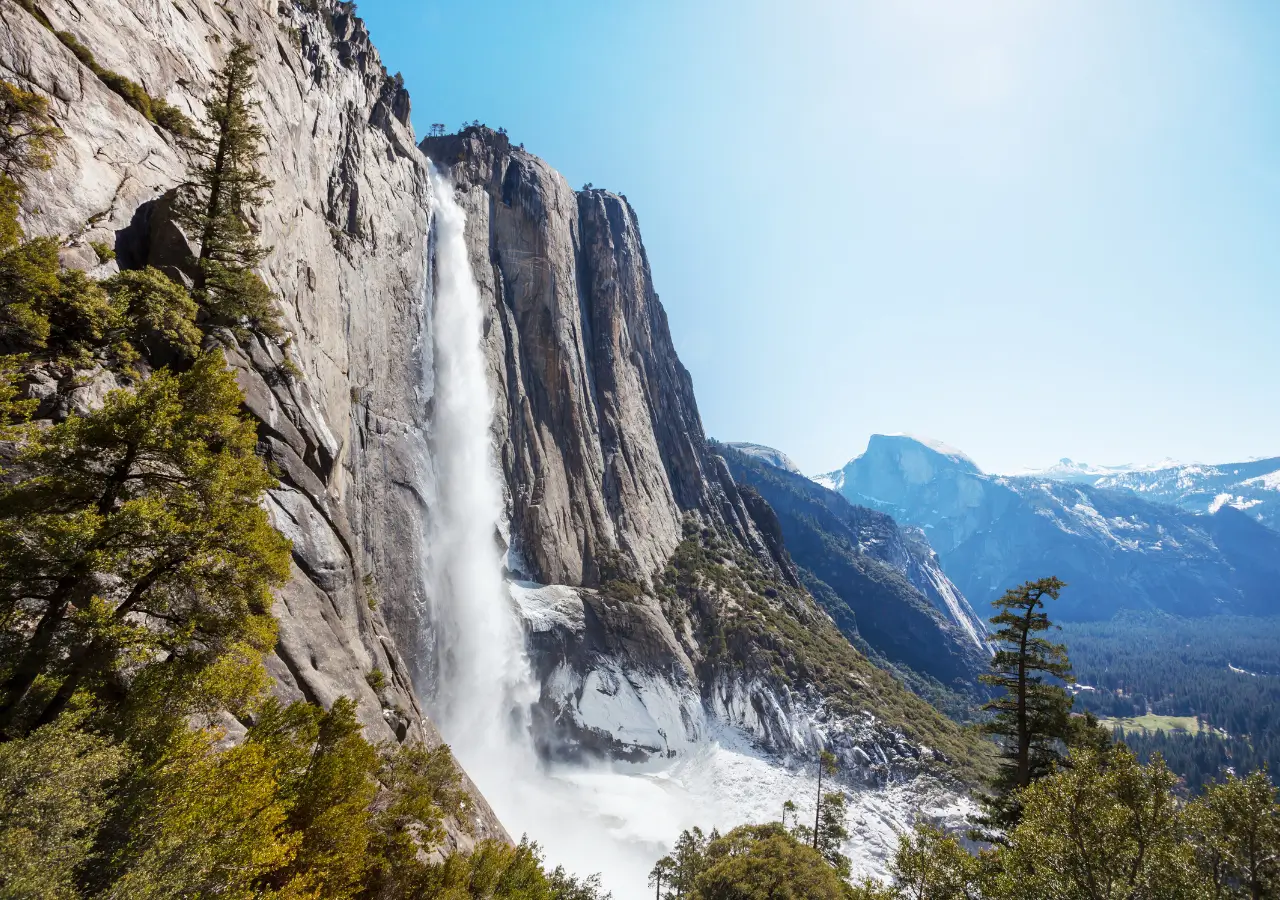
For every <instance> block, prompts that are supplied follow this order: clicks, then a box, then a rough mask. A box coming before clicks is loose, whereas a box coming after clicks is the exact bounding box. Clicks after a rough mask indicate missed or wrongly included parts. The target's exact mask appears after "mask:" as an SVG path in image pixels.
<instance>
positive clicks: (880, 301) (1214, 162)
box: [360, 0, 1280, 473]
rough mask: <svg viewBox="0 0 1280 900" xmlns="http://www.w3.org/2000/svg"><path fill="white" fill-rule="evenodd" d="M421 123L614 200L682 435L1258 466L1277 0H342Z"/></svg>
mask: <svg viewBox="0 0 1280 900" xmlns="http://www.w3.org/2000/svg"><path fill="white" fill-rule="evenodd" d="M360 13H361V15H362V16H364V17H365V19H366V20H367V21H368V22H369V25H370V29H371V31H372V32H373V37H374V41H375V43H376V44H377V45H378V47H379V48H380V50H381V51H382V54H383V58H384V61H385V62H386V64H387V66H388V68H389V69H391V70H392V71H397V70H398V71H401V72H403V74H404V76H405V79H406V82H407V84H408V86H409V90H410V93H411V94H412V97H413V118H414V123H415V126H416V128H417V130H418V132H419V133H420V134H422V133H425V131H426V128H427V127H428V126H429V125H430V124H431V123H432V122H444V123H446V125H447V126H448V128H449V130H454V129H456V128H457V127H458V125H459V124H460V123H462V122H463V121H471V120H472V119H479V120H480V121H482V122H485V123H487V124H489V125H491V126H494V127H497V126H505V127H506V128H507V130H508V131H509V132H510V134H511V136H512V138H513V139H514V140H515V141H517V142H521V141H523V142H524V143H525V145H526V147H527V149H529V150H530V151H532V152H534V153H537V154H539V155H540V156H542V157H543V158H545V159H546V160H547V161H549V162H550V163H551V164H552V165H554V166H555V167H557V168H558V169H560V171H562V172H563V173H564V174H565V176H566V177H567V178H568V179H569V181H570V183H571V184H573V185H575V186H579V185H581V184H583V183H584V182H588V181H590V182H592V183H594V184H595V185H596V186H597V187H607V188H610V189H612V190H616V191H620V192H623V193H625V194H626V195H627V197H628V198H629V199H630V201H631V203H632V205H633V206H634V207H635V208H636V210H637V213H638V215H639V217H640V224H641V228H642V231H643V234H644V239H645V245H646V247H647V248H648V251H649V257H650V262H651V264H652V267H653V273H654V279H655V282H656V284H657V289H658V292H659V294H660V295H661V297H662V300H663V303H664V305H665V306H666V309H667V313H668V315H669V318H670V321H671V329H672V332H673V334H674V338H675V343H676V348H677V350H678V351H679V353H680V356H681V359H682V360H683V361H684V363H685V365H686V366H688V368H689V369H690V371H691V372H692V374H693V380H694V387H695V389H696V391H697V396H698V403H699V406H700V408H701V411H702V416H703V420H704V422H705V424H706V427H707V432H708V434H710V435H712V436H714V437H716V438H719V439H722V440H749V441H756V442H759V443H764V444H770V445H772V446H775V447H778V448H779V449H781V450H784V451H786V452H787V453H788V454H790V455H791V456H792V458H793V459H795V461H796V462H797V463H798V464H799V466H800V467H801V469H803V470H804V471H805V472H808V473H816V472H822V471H826V470H829V469H832V468H835V467H837V466H839V465H841V464H843V463H844V462H845V461H846V460H847V459H849V458H850V457H852V456H854V455H857V454H858V453H860V452H861V451H862V450H863V448H864V447H865V445H866V440H867V436H868V435H869V434H872V433H874V432H899V431H907V432H912V433H918V434H924V435H928V436H930V437H934V438H937V439H940V440H944V441H946V442H947V443H950V444H953V445H955V446H957V447H960V448H962V449H963V450H965V451H966V452H968V453H969V455H971V456H972V457H973V458H974V459H975V460H977V462H978V463H979V464H980V465H981V466H983V467H984V468H985V469H987V470H989V471H1008V470H1014V469H1017V468H1019V467H1021V466H1036V465H1044V464H1049V463H1051V462H1053V461H1056V460H1057V459H1058V458H1059V457H1062V456H1070V457H1072V458H1074V459H1076V460H1083V461H1087V462H1092V463H1098V464H1118V463H1125V462H1152V461H1155V460H1159V459H1161V458H1164V457H1174V458H1177V459H1183V460H1198V461H1203V462H1226V461H1235V460H1238V459H1243V458H1246V457H1251V456H1274V455H1280V396H1278V393H1280V3H1274V2H1270V0H1214V2H1207V0H1191V2H1180V0H1129V2H1125V3H1115V2H1111V0H1034V2H1027V0H1009V2H986V0H936V2H912V0H892V2H891V0H876V2H837V0H830V2H818V0H791V2H787V3H783V2H779V0H775V2H772V3H766V2H760V0H732V2H731V0H645V2H642V3H634V2H632V3H624V2H621V0H538V2H527V0H526V2H508V0H501V2H500V0H493V2H484V0H447V2H446V0H361V3H360Z"/></svg>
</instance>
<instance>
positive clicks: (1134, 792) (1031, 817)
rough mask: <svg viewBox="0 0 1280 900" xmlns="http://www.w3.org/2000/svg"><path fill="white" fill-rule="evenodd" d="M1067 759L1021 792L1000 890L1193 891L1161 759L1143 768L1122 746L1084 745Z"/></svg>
mask: <svg viewBox="0 0 1280 900" xmlns="http://www.w3.org/2000/svg"><path fill="white" fill-rule="evenodd" d="M1071 763H1072V764H1071V765H1070V766H1069V767H1065V768H1063V769H1061V770H1059V771H1058V772H1057V773H1055V774H1054V775H1053V777H1048V778H1042V779H1040V780H1039V781H1037V782H1035V783H1034V784H1032V785H1031V786H1030V787H1029V788H1027V789H1026V790H1025V791H1024V792H1023V795H1022V798H1021V800H1022V804H1023V820H1022V822H1021V823H1020V824H1019V826H1018V827H1017V828H1016V829H1014V831H1013V832H1012V833H1011V834H1010V835H1009V849H1008V850H1007V851H1006V852H1004V853H1003V855H1002V859H1001V862H1002V865H1001V870H1002V872H1001V875H1000V877H999V879H998V884H999V885H1000V886H1001V887H1000V889H1001V890H1005V891H1008V892H1012V896H1015V897H1027V898H1031V897H1063V898H1076V897H1080V898H1086V897H1104V898H1111V897H1114V898H1127V897H1134V898H1137V897H1152V898H1156V897H1158V898H1164V900H1177V898H1179V897H1193V896H1196V895H1197V893H1196V892H1197V882H1198V880H1199V878H1198V875H1197V873H1196V869H1195V865H1194V855H1193V853H1192V850H1191V847H1190V845H1189V843H1188V842H1187V841H1186V839H1185V838H1186V834H1185V828H1184V823H1183V820H1182V817H1181V816H1180V815H1179V811H1178V804H1177V801H1176V799H1175V798H1174V796H1173V794H1172V791H1171V788H1172V787H1173V784H1174V777H1173V775H1172V774H1171V773H1170V772H1169V770H1168V769H1167V768H1166V767H1165V766H1164V764H1163V763H1162V762H1161V761H1160V760H1158V759H1157V760H1155V761H1153V762H1152V764H1151V765H1148V766H1142V765H1139V763H1138V762H1137V760H1136V759H1135V758H1134V757H1133V754H1131V753H1130V752H1129V751H1128V750H1127V749H1125V748H1123V747H1121V748H1117V749H1115V750H1113V751H1112V752H1110V753H1109V754H1107V755H1105V756H1102V755H1098V754H1093V753H1090V752H1088V751H1081V752H1078V753H1075V754H1073V757H1072V760H1071Z"/></svg>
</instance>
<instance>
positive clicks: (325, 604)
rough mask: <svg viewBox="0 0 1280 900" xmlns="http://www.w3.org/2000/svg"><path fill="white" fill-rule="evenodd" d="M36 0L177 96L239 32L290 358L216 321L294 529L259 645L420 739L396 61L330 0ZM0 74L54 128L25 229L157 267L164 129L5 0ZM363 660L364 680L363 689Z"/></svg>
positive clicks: (106, 57) (122, 68)
mask: <svg viewBox="0 0 1280 900" xmlns="http://www.w3.org/2000/svg"><path fill="white" fill-rule="evenodd" d="M36 8H37V9H38V11H39V13H40V14H42V15H43V16H44V17H45V18H46V19H47V20H48V22H49V23H50V24H51V25H52V27H53V29H57V30H60V31H62V30H65V31H68V32H70V33H71V34H72V35H74V36H75V37H76V39H77V40H78V41H79V42H80V43H81V44H83V45H85V46H87V47H88V48H90V50H91V51H92V52H93V53H94V55H95V57H96V58H97V61H98V63H99V65H101V66H103V67H105V68H106V69H110V70H112V71H115V72H118V73H120V74H122V75H124V76H126V77H128V78H130V79H132V80H133V81H135V82H137V83H139V84H141V85H142V86H143V87H144V88H145V89H146V91H147V92H148V93H149V94H151V95H152V96H153V97H160V98H164V99H165V100H166V101H168V102H169V103H171V104H173V105H175V106H177V107H178V108H180V109H182V110H183V111H185V112H187V113H188V115H190V116H191V117H192V118H193V119H198V118H199V116H200V112H201V109H202V107H201V105H200V103H199V98H201V97H203V96H204V93H205V89H206V87H207V85H208V84H209V80H210V73H211V72H212V71H213V70H214V69H215V68H216V67H217V66H218V65H219V63H220V62H221V60H222V58H223V56H224V54H225V53H226V52H227V49H228V48H229V46H230V44H231V42H232V41H233V40H234V39H236V38H239V39H242V40H246V41H248V42H249V43H250V44H251V45H252V46H253V48H254V49H255V51H256V55H257V57H258V60H259V66H258V71H257V89H256V98H255V99H257V100H258V101H259V102H260V104H261V105H260V118H261V122H262V124H263V127H264V131H265V137H266V140H265V147H264V149H265V150H266V155H265V157H264V159H263V166H264V169H265V172H266V174H267V175H268V176H269V177H271V178H272V179H273V181H274V186H273V188H272V190H271V193H270V197H269V199H268V202H267V203H266V204H265V206H264V209H263V214H262V216H261V220H260V221H258V222H256V223H255V224H256V227H257V229H258V231H259V237H260V239H261V242H262V244H263V245H265V246H268V247H270V248H271V252H270V253H269V254H268V256H267V258H266V260H265V262H264V265H263V269H262V274H263V276H264V278H265V279H266V280H267V282H268V284H269V285H271V287H272V288H273V289H274V290H275V291H276V292H277V294H278V296H279V297H280V298H281V309H282V313H283V316H284V322H285V327H286V329H287V330H288V332H289V334H290V336H291V337H292V341H291V346H290V350H289V352H290V355H291V358H292V359H293V360H294V362H295V363H296V365H298V366H299V367H300V368H301V370H302V372H303V376H302V377H301V378H298V379H293V378H290V377H286V373H285V371H284V370H283V369H282V364H283V362H284V356H283V354H282V351H281V349H280V348H279V347H277V346H276V345H274V344H271V343H269V342H265V341H257V342H254V343H251V344H250V345H249V346H247V347H236V346H235V344H234V342H233V341H226V342H224V347H225V352H226V356H227V359H228V362H229V363H230V364H231V365H232V366H233V367H235V369H236V371H237V377H238V379H239V381H240V384H241V387H242V388H243V389H244V392H245V397H246V401H245V402H246V406H247V408H248V410H249V412H251V413H252V414H253V416H254V417H255V418H256V419H257V420H258V423H259V436H260V446H261V449H262V451H263V453H264V454H265V455H266V456H267V457H268V458H269V459H270V460H271V462H272V463H274V465H275V466H276V469H277V470H278V472H279V477H280V482H281V483H280V487H279V488H278V489H276V490H273V491H272V492H271V494H270V497H269V499H268V508H269V510H270V513H271V516H272V520H273V522H274V524H275V525H276V527H277V528H279V529H280V530H281V531H282V532H284V534H285V535H286V536H288V537H289V538H290V539H292V541H293V545H294V550H293V559H294V567H293V575H292V577H291V579H290V581H289V582H288V584H287V585H286V586H285V587H284V589H283V590H282V591H281V592H280V595H279V600H278V602H277V605H276V610H275V611H276V615H277V617H278V619H279V621H280V638H279V646H278V649H277V651H276V653H275V655H274V657H272V658H271V659H270V660H269V668H270V670H271V673H272V675H273V676H274V677H275V679H276V685H277V688H276V689H277V692H278V693H279V694H280V695H281V696H282V697H284V698H285V699H299V698H306V699H308V700H313V701H316V702H320V703H324V704H328V703H331V702H332V701H333V700H334V699H335V698H336V697H338V696H340V695H347V696H350V697H353V698H355V699H356V700H358V701H359V704H360V715H361V718H362V721H363V722H364V724H365V726H366V728H367V729H368V730H369V732H370V735H371V737H373V738H375V739H404V738H407V737H412V736H421V737H424V738H426V739H427V740H429V741H437V740H439V737H438V735H437V734H436V733H435V730H434V728H433V727H432V725H431V723H430V722H429V721H428V720H427V719H426V717H425V716H424V715H423V711H422V706H421V704H420V702H419V699H418V695H417V693H416V692H415V689H414V681H415V678H416V677H417V675H418V672H417V671H416V669H415V662H416V659H417V654H416V650H417V646H418V643H419V634H420V632H421V630H422V626H423V623H422V621H421V614H420V612H419V611H420V609H421V608H422V587H421V585H422V579H421V565H422V560H421V559H420V558H419V556H418V552H419V551H418V548H419V547H420V546H421V541H420V540H419V535H420V533H421V530H422V528H423V522H424V520H425V516H426V515H427V511H426V509H425V497H424V487H423V486H424V485H429V484H430V471H429V460H428V459H427V456H426V454H425V451H424V449H423V448H424V441H423V432H424V429H425V428H426V426H427V421H428V415H429V401H430V396H429V393H430V384H429V379H428V378H426V377H425V376H424V373H425V372H429V371H430V362H431V361H430V359H429V357H427V356H425V355H424V347H429V346H430V345H429V342H424V340H423V339H424V335H425V334H426V329H427V328H428V327H429V323H428V321H427V317H426V314H425V312H424V304H423V297H424V294H425V287H426V286H425V279H426V277H427V265H426V250H427V235H428V229H429V210H430V186H429V179H428V170H427V163H426V160H425V159H423V158H422V156H421V154H420V153H419V152H418V151H417V149H416V147H415V138H414V135H413V133H412V129H411V128H410V126H409V100H408V94H407V92H406V91H405V90H404V87H403V84H402V83H401V82H400V80H399V78H398V77H393V76H389V75H388V74H387V72H386V71H385V69H384V68H383V66H382V64H381V62H380V60H379V57H378V54H377V51H376V50H375V49H374V48H373V46H372V44H371V43H370V41H369V35H368V32H367V30H366V29H365V27H364V25H363V24H362V23H361V22H360V20H359V19H358V18H356V17H355V15H354V6H353V5H351V4H341V3H339V4H336V5H334V4H331V3H329V2H325V0H321V2H319V3H309V4H295V3H284V2H282V3H280V4H278V5H277V4H276V3H274V2H271V3H266V2H261V0H227V2H213V0H175V2H171V3H170V2H166V3H156V2H151V0H120V2H115V3H91V4H84V3H80V4H77V3H74V2H71V0H37V3H36ZM0 78H4V79H6V80H9V81H11V82H13V83H16V84H18V85H20V86H21V87H23V88H26V89H29V90H35V91H38V92H39V93H41V94H43V95H45V96H47V97H49V98H50V100H51V104H52V111H53V115H54V117H55V120H56V122H57V124H58V125H59V126H60V127H61V128H62V130H63V131H64V132H65V134H66V140H65V142H64V143H63V146H62V147H61V148H60V151H59V153H58V156H57V159H56V162H55V165H54V167H53V168H52V169H51V170H49V171H48V172H45V173H41V174H39V175H38V176H37V177H36V178H35V179H34V184H33V185H32V188H31V190H30V191H29V193H28V196H29V206H28V207H27V208H26V209H24V211H23V213H24V214H23V224H24V226H25V228H26V229H27V231H28V232H29V233H32V234H50V235H58V236H60V237H62V238H64V239H65V240H64V242H65V249H64V252H63V259H64V264H67V265H78V266H79V267H82V268H91V267H92V268H93V271H92V272H91V274H95V275H102V276H105V275H107V274H110V272H112V271H115V269H116V268H117V267H118V266H124V267H138V266H142V265H147V264H150V265H155V266H158V267H161V268H163V269H165V270H166V271H167V272H169V273H170V274H173V275H175V276H177V277H181V276H182V268H183V266H184V265H186V264H187V262H188V258H189V247H188V246H187V241H186V239H185V237H184V236H183V235H182V233H181V230H180V229H179V228H177V226H176V225H175V224H174V223H173V221H172V218H171V217H170V215H169V212H168V211H169V208H170V204H171V202H172V198H173V192H174V190H175V188H176V187H177V186H178V185H180V184H181V183H182V182H183V180H184V176H185V170H186V165H187V158H186V155H185V152H184V150H183V148H182V147H181V146H180V144H179V142H178V141H177V140H175V139H174V137H173V136H172V135H171V134H169V133H168V132H166V131H164V130H163V129H161V128H159V127H157V126H156V125H154V124H152V123H151V122H149V121H148V120H147V119H145V118H144V117H143V116H142V114H141V113H139V112H138V111H136V110H135V109H134V108H132V107H131V106H129V105H127V104H126V103H125V102H124V101H123V100H122V99H121V98H120V97H119V96H117V95H116V94H115V93H113V92H112V91H111V90H109V89H108V88H107V86H106V85H105V84H103V83H102V82H101V81H100V80H99V79H98V78H97V77H96V76H95V75H94V74H93V72H92V71H90V70H89V69H88V68H87V67H85V66H84V65H82V64H81V63H80V62H79V61H78V60H77V59H76V57H75V56H74V55H73V54H72V53H71V51H70V50H68V49H67V48H66V47H65V46H64V45H63V44H62V43H61V42H60V41H59V40H58V38H57V37H56V36H55V35H54V33H53V31H51V30H50V29H49V28H46V27H44V25H42V24H41V22H40V21H39V20H38V19H37V18H36V16H34V15H33V14H32V13H31V12H29V11H28V10H27V9H24V8H23V6H20V5H19V4H18V3H16V2H14V0H0ZM90 241H103V242H105V243H106V244H108V245H109V246H111V247H113V248H114V249H115V250H116V254H117V258H116V261H113V262H111V263H108V264H106V265H105V266H97V261H96V256H95V255H94V254H92V253H91V252H87V251H88V250H89V242H90ZM427 352H429V351H427ZM86 384H87V387H86ZM113 386H115V385H114V382H112V381H111V379H110V378H109V377H108V376H107V375H105V374H104V375H98V376H93V377H89V378H85V377H81V378H79V379H77V382H76V384H74V385H72V384H69V385H45V386H43V387H41V388H40V389H42V390H44V391H45V392H46V393H47V394H48V395H49V396H48V398H47V399H48V400H49V403H48V404H46V405H47V407H48V408H49V409H51V410H57V409H60V410H62V411H63V412H62V414H65V412H66V411H68V410H71V409H74V408H76V405H77V404H83V403H92V402H94V398H95V397H96V398H97V399H100V397H101V395H102V394H104V393H105V391H106V390H107V389H109V388H110V387H113ZM86 391H88V392H89V395H88V396H86ZM374 670H378V671H381V672H382V673H383V674H384V676H385V682H386V684H385V686H384V687H381V688H379V689H377V690H375V689H374V688H373V687H371V681H370V678H369V676H370V673H372V672H373V671H374ZM373 683H377V679H373ZM229 724H230V727H231V728H233V729H234V728H235V723H234V722H232V723H229ZM477 824H478V825H479V827H478V829H477V835H478V836H486V835H490V834H492V835H503V834H504V833H503V831H502V828H501V825H500V824H499V823H498V822H497V820H496V819H495V818H494V817H493V815H492V813H491V812H490V811H489V810H488V807H487V805H485V804H484V803H483V801H481V802H479V803H478V804H477ZM464 839H465V838H460V840H464Z"/></svg>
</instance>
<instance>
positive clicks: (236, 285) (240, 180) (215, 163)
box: [177, 40, 280, 336]
mask: <svg viewBox="0 0 1280 900" xmlns="http://www.w3.org/2000/svg"><path fill="white" fill-rule="evenodd" d="M256 65H257V60H256V59H255V58H254V55H253V49H252V48H251V47H250V46H249V45H248V44H247V43H245V42H244V41H239V40H237V41H236V42H235V43H234V44H233V45H232V47H231V52H230V53H229V54H228V55H227V59H226V62H225V63H224V64H223V66H222V68H221V69H219V70H218V71H217V72H216V73H215V74H214V79H213V82H214V83H213V88H212V90H211V91H210V94H209V97H208V99H207V100H206V101H205V116H204V124H205V127H206V129H207V130H208V132H209V134H207V135H204V136H200V137H195V138H192V139H191V141H190V144H191V150H192V154H193V157H194V159H195V160H196V161H195V163H194V164H193V165H192V167H191V168H190V170H189V172H188V176H187V177H188V185H187V187H188V188H189V190H187V191H186V192H184V193H183V194H181V196H180V203H179V204H178V206H177V212H178V216H179V220H180V221H181V222H182V223H183V225H184V226H186V227H187V228H188V229H190V230H191V232H192V235H193V236H195V237H198V238H199V241H200V257H199V267H198V272H197V274H196V285H195V294H196V297H197V299H198V300H199V301H200V302H201V304H202V305H203V306H204V307H205V309H206V310H207V312H208V314H209V317H210V320H211V322H212V323H213V324H214V325H226V326H230V327H232V328H233V329H237V330H240V331H243V329H244V328H245V327H246V326H247V327H248V328H252V329H254V330H256V331H259V332H262V333H264V334H268V335H272V336H278V335H279V334H280V326H279V323H278V321H277V313H276V311H275V306H274V298H273V297H272V295H271V292H270V290H269V289H268V288H267V286H266V284H265V283H263V281H262V279H261V278H260V277H258V275H256V274H255V273H254V272H253V268H254V267H255V266H257V265H258V263H260V262H261V261H262V258H263V256H264V255H265V254H266V251H265V250H264V249H263V248H262V247H261V246H260V245H259V244H258V239H257V237H256V235H255V234H254V232H253V228H252V227H251V225H250V221H249V217H250V216H251V215H252V214H254V213H256V212H257V211H258V209H259V208H260V207H261V206H262V203H263V198H264V195H265V193H266V192H267V190H269V189H270V187H271V181H270V179H268V178H267V177H266V176H265V175H263V174H262V172H261V170H260V168H259V166H260V164H261V162H262V158H263V156H264V155H265V154H264V153H263V150H262V141H263V137H264V134H263V130H262V126H261V125H259V124H258V123H257V121H256V120H255V118H254V104H253V102H252V101H251V100H250V99H249V94H250V92H251V91H252V89H253V82H254V69H255V67H256Z"/></svg>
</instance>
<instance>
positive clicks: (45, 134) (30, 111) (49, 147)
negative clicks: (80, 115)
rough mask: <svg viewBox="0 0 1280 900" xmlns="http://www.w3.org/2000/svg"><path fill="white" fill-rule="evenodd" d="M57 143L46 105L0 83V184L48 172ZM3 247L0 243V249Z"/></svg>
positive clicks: (41, 99)
mask: <svg viewBox="0 0 1280 900" xmlns="http://www.w3.org/2000/svg"><path fill="white" fill-rule="evenodd" d="M60 140H62V131H61V130H60V129H59V128H58V127H57V126H55V125H54V124H53V122H52V120H51V119H50V118H49V101H48V100H47V99H45V98H44V97H41V96H40V95H39V94H34V93H32V92H31V91H24V90H22V89H21V88H19V87H17V86H15V85H12V84H10V83H9V82H7V81H2V80H0V182H2V183H7V184H9V185H11V186H12V185H16V184H19V183H21V180H22V179H23V177H25V176H26V175H27V174H28V173H30V172H34V171H39V170H41V169H47V168H49V166H51V165H53V152H54V149H55V147H56V146H57V144H58V142H59V141H60ZM16 242H17V240H16V238H15V239H14V240H13V241H12V243H16ZM6 246H9V244H8V243H6V242H5V241H3V240H0V248H4V247H6Z"/></svg>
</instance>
